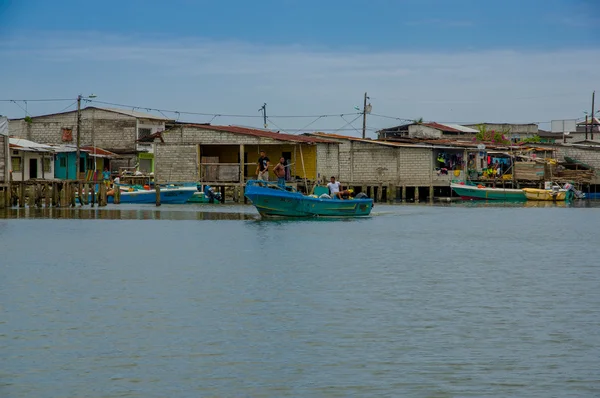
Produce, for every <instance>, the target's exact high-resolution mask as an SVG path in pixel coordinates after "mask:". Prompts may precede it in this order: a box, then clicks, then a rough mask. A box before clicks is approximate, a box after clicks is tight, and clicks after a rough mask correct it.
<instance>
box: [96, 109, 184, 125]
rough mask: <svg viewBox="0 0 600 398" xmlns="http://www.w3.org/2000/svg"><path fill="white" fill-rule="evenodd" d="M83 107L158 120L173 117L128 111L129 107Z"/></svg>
mask: <svg viewBox="0 0 600 398" xmlns="http://www.w3.org/2000/svg"><path fill="white" fill-rule="evenodd" d="M85 109H100V110H102V111H107V112H114V113H119V114H121V115H127V116H131V117H135V118H136V119H152V120H160V121H164V122H166V121H171V120H173V119H169V118H166V117H164V116H156V115H152V114H150V113H144V112H138V111H130V110H129V109H118V108H104V107H100V106H88V107H86V108H84V110H85Z"/></svg>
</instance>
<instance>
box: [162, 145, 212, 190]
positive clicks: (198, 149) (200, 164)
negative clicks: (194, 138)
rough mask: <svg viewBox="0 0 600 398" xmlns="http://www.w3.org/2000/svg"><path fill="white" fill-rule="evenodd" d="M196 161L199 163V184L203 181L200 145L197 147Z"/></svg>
mask: <svg viewBox="0 0 600 398" xmlns="http://www.w3.org/2000/svg"><path fill="white" fill-rule="evenodd" d="M196 161H197V162H198V182H200V181H202V153H201V152H200V144H198V145H196ZM155 181H156V179H155Z"/></svg>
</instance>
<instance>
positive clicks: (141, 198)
mask: <svg viewBox="0 0 600 398" xmlns="http://www.w3.org/2000/svg"><path fill="white" fill-rule="evenodd" d="M120 188H121V192H120V193H121V203H140V204H151V203H156V191H154V190H146V189H133V188H129V189H127V190H123V189H122V188H123V186H120ZM196 192H198V190H197V189H196V187H166V188H162V187H161V189H160V203H162V204H165V205H180V204H184V203H187V201H188V200H190V198H191V197H192V196H194V193H196ZM107 199H108V203H113V202H114V196H112V195H111V196H108V197H107Z"/></svg>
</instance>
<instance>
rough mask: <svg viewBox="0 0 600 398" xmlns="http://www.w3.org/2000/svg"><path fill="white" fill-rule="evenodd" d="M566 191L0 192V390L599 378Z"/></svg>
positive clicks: (455, 392) (568, 386)
mask: <svg viewBox="0 0 600 398" xmlns="http://www.w3.org/2000/svg"><path fill="white" fill-rule="evenodd" d="M578 207H579V208H577V207H575V208H573V207H568V208H561V207H556V206H554V205H548V206H547V207H541V208H527V207H521V206H472V205H470V206H460V205H459V206H457V205H452V206H445V207H441V206H440V207H433V206H432V207H429V206H376V207H375V212H374V216H373V217H371V218H368V219H360V220H338V221H335V220H333V221H332V220H328V221H320V220H307V221H261V220H260V219H259V218H258V217H257V215H256V213H255V212H254V210H253V209H252V208H250V207H210V208H208V209H210V210H211V211H210V212H204V211H201V209H207V207H201V206H189V207H188V206H185V207H182V206H179V207H177V206H174V207H168V206H162V207H161V208H160V210H156V208H154V207H152V206H148V207H137V208H136V207H127V206H125V205H121V206H120V207H117V208H116V209H115V208H113V209H112V210H111V209H110V208H106V209H102V210H77V211H72V210H56V211H55V210H52V211H35V210H31V211H29V210H9V211H4V212H3V213H0V218H3V219H0V264H1V267H0V305H1V307H0V311H1V317H0V396H1V397H285V396H290V397H337V396H339V397H348V396H360V397H370V396H402V397H466V396H468V397H480V396H495V397H511V396H514V397H596V396H600V248H599V246H598V230H599V227H600V209H598V208H593V207H594V206H593V205H590V204H589V202H582V204H580V205H578ZM73 216H76V217H80V218H88V219H90V218H91V219H97V220H93V221H91V220H81V219H71V217H73ZM31 217H37V218H38V219H32V218H31ZM44 218H52V219H44ZM199 220H201V221H199Z"/></svg>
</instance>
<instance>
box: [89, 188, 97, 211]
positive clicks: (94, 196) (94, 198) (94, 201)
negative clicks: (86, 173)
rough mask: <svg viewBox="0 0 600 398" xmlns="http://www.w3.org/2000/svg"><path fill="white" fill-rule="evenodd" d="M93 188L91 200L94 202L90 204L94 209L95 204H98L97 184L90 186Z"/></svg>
mask: <svg viewBox="0 0 600 398" xmlns="http://www.w3.org/2000/svg"><path fill="white" fill-rule="evenodd" d="M90 187H91V191H92V192H91V195H90V196H91V198H90V200H91V201H92V203H91V204H90V206H92V207H94V204H95V203H96V185H95V184H90Z"/></svg>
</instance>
